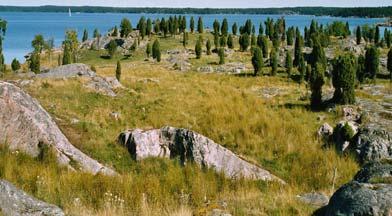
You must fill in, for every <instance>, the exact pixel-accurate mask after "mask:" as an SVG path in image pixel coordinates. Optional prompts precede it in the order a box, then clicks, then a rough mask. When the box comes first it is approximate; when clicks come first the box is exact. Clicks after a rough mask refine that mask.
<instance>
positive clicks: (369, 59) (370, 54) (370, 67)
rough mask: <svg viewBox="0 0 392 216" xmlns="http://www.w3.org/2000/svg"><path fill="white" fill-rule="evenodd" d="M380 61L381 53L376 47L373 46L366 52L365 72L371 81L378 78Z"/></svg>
mask: <svg viewBox="0 0 392 216" xmlns="http://www.w3.org/2000/svg"><path fill="white" fill-rule="evenodd" d="M379 64H380V60H379V51H378V49H377V47H376V46H372V47H370V48H368V49H367V50H366V54H365V72H366V75H365V76H368V77H369V78H371V79H375V78H376V74H377V73H378V71H379V68H378V66H379Z"/></svg>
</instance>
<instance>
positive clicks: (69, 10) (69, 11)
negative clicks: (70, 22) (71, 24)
mask: <svg viewBox="0 0 392 216" xmlns="http://www.w3.org/2000/svg"><path fill="white" fill-rule="evenodd" d="M68 14H69V16H70V17H71V16H72V13H71V8H68Z"/></svg>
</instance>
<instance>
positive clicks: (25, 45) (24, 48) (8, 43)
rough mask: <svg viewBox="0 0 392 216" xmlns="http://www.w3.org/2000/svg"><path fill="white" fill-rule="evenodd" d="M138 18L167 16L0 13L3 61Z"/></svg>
mask: <svg viewBox="0 0 392 216" xmlns="http://www.w3.org/2000/svg"><path fill="white" fill-rule="evenodd" d="M142 15H143V16H145V17H147V18H148V17H149V18H152V19H156V18H161V17H169V16H170V15H168V14H114V13H73V14H72V16H71V17H70V16H69V15H68V13H29V12H26V13H22V12H4V13H0V18H2V19H5V20H7V22H8V29H7V33H6V37H5V41H4V55H5V59H6V62H7V63H10V62H11V61H12V59H13V58H17V59H19V60H20V61H24V56H25V54H26V53H28V52H29V51H31V49H32V48H31V40H32V39H33V37H34V35H36V34H42V35H44V37H45V38H50V37H53V38H54V40H55V45H56V46H59V45H60V44H61V42H62V41H63V40H64V32H65V31H66V30H67V29H75V30H77V31H78V33H79V37H81V36H82V34H83V30H84V29H87V30H88V31H89V36H90V37H91V36H92V34H93V30H94V29H95V28H98V29H99V30H100V31H101V33H103V32H106V31H107V30H108V29H110V28H112V27H113V26H114V25H119V23H120V21H121V19H122V18H123V17H127V18H129V19H130V20H131V21H132V24H133V26H134V27H135V26H136V23H137V21H138V20H139V18H140V17H141V16H142ZM186 16H187V21H188V25H189V18H190V16H194V17H195V20H196V23H197V17H198V16H199V15H186ZM202 17H203V23H204V25H205V27H206V28H207V27H209V28H212V23H213V21H214V20H215V19H218V20H219V21H221V20H222V19H223V18H225V17H226V18H227V19H228V22H229V27H230V28H229V29H230V31H231V25H232V23H234V22H237V24H239V25H242V24H243V23H245V21H246V19H251V20H252V21H253V23H254V24H255V26H256V28H258V26H259V23H260V22H264V21H265V20H266V19H267V17H271V18H274V19H277V18H279V17H281V15H246V14H211V15H202ZM285 19H286V25H287V27H289V26H298V27H299V28H300V29H301V30H303V28H304V27H305V26H308V25H310V22H311V20H312V19H315V20H317V21H318V22H319V23H321V24H324V25H325V24H328V23H330V22H333V21H335V20H342V21H344V22H346V21H348V22H349V24H350V27H351V28H352V29H354V28H355V27H356V26H358V25H364V24H374V23H378V22H383V21H384V19H368V18H337V17H326V16H324V17H315V16H303V15H289V16H285Z"/></svg>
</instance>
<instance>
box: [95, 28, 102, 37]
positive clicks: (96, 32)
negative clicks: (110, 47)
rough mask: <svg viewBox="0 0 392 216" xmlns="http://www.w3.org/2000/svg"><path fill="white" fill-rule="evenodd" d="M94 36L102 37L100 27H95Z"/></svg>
mask: <svg viewBox="0 0 392 216" xmlns="http://www.w3.org/2000/svg"><path fill="white" fill-rule="evenodd" d="M93 37H94V38H99V37H101V34H100V33H99V30H98V29H94V34H93Z"/></svg>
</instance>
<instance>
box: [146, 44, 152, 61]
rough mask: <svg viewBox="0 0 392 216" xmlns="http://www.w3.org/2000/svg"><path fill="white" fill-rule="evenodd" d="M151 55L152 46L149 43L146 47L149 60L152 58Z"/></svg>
mask: <svg viewBox="0 0 392 216" xmlns="http://www.w3.org/2000/svg"><path fill="white" fill-rule="evenodd" d="M151 53H152V47H151V44H150V43H147V45H146V55H147V58H150V55H151Z"/></svg>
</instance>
